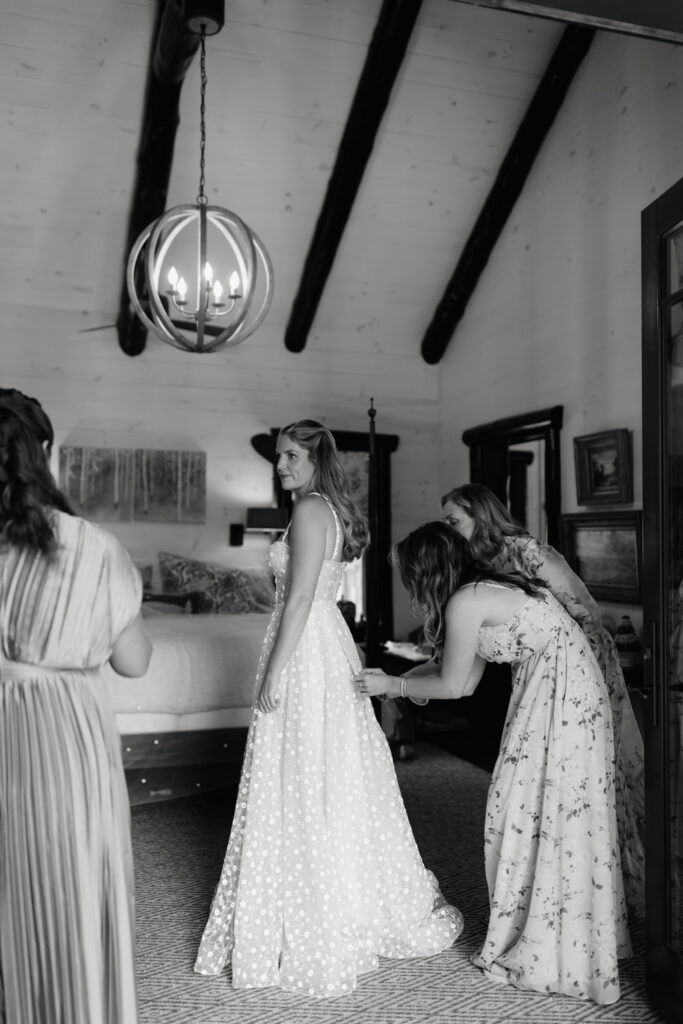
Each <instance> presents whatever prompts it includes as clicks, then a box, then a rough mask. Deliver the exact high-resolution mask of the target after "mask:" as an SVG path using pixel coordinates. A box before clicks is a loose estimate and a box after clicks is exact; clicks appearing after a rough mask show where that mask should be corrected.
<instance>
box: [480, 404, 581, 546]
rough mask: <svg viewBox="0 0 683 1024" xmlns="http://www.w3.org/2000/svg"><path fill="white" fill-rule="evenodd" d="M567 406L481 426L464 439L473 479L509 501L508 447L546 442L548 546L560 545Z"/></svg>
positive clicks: (503, 499)
mask: <svg viewBox="0 0 683 1024" xmlns="http://www.w3.org/2000/svg"><path fill="white" fill-rule="evenodd" d="M563 414H564V406H562V405H554V406H552V407H551V408H548V409H540V410H539V411H538V412H529V413H523V414H521V415H519V416H508V417H507V418H506V419H501V420H493V422H491V423H484V424H483V425H482V426H480V427H472V428H470V429H469V430H466V431H465V432H464V433H463V435H462V439H463V441H464V442H465V444H466V445H468V446H469V449H470V480H471V481H472V483H481V484H485V485H486V486H487V487H490V488H491V490H492V491H493V492H494V493H495V494H497V495H498V497H499V498H500V499H501V501H505V499H506V495H505V482H506V480H507V468H508V447H509V445H512V444H520V443H521V442H524V441H539V440H544V441H545V445H544V450H545V511H546V517H547V521H548V543H549V544H552V546H553V547H557V546H558V545H559V543H560V513H561V511H562V476H561V466H560V431H561V429H562V418H563Z"/></svg>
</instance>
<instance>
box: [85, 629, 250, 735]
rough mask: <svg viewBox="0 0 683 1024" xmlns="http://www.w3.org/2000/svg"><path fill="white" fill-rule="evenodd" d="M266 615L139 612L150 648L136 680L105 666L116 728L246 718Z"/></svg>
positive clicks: (186, 726) (184, 726)
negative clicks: (155, 615) (154, 614)
mask: <svg viewBox="0 0 683 1024" xmlns="http://www.w3.org/2000/svg"><path fill="white" fill-rule="evenodd" d="M268 619H269V616H268V614H264V613H256V612H252V613H249V614H247V615H186V614H184V613H178V614H172V615H162V616H159V617H158V618H149V619H145V626H146V627H147V629H148V631H149V634H150V636H151V638H152V643H153V645H154V650H153V654H152V659H151V662H150V665H149V669H148V670H147V672H146V674H145V675H144V676H142V678H140V679H125V678H124V677H123V676H119V675H117V674H116V672H114V670H113V669H111V668H110V667H108V668H107V669H106V670H105V679H106V682H107V686H108V689H109V692H110V696H111V700H112V704H113V706H114V711H115V713H116V719H117V724H118V727H119V731H120V732H121V734H123V735H125V734H130V733H143V732H144V733H148V732H175V731H186V730H195V729H220V728H238V727H243V726H246V725H247V724H248V722H249V718H250V709H251V704H252V698H253V692H254V682H255V677H256V668H257V665H258V658H259V653H260V650H261V644H262V641H263V637H264V635H265V632H266V626H267V625H268Z"/></svg>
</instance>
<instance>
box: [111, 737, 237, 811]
mask: <svg viewBox="0 0 683 1024" xmlns="http://www.w3.org/2000/svg"><path fill="white" fill-rule="evenodd" d="M246 738H247V730H246V729H206V730H202V731H197V732H166V733H163V732H162V733H138V734H136V735H126V736H122V737H121V750H122V754H123V767H124V770H125V773H126V782H127V785H128V797H129V799H130V803H131V805H135V804H143V803H153V802H155V801H158V800H172V799H176V798H178V797H184V796H191V795H196V794H198V793H205V792H207V791H208V790H211V789H218V788H220V787H221V786H235V785H236V784H237V782H238V779H239V771H240V767H241V764H242V758H243V756H244V747H245V743H246Z"/></svg>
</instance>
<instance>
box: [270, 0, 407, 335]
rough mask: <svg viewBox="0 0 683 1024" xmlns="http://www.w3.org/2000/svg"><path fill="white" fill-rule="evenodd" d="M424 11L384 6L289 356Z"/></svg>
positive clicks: (297, 307) (314, 247)
mask: <svg viewBox="0 0 683 1024" xmlns="http://www.w3.org/2000/svg"><path fill="white" fill-rule="evenodd" d="M421 6H422V0H384V2H383V4H382V8H381V10H380V14H379V18H378V20H377V25H376V26H375V31H374V33H373V36H372V40H371V42H370V46H369V48H368V55H367V57H366V60H365V66H364V67H363V71H362V73H361V76H360V79H359V82H358V86H357V88H356V94H355V96H354V98H353V103H352V105H351V110H350V113H349V117H348V120H347V122H346V127H345V128H344V133H343V135H342V138H341V142H340V144H339V150H338V152H337V159H336V161H335V165H334V168H333V170H332V174H331V175H330V180H329V182H328V185H327V193H326V195H325V199H324V201H323V205H322V209H321V211H320V214H319V216H318V222H317V224H316V227H315V231H314V234H313V239H312V241H311V245H310V247H309V250H308V255H307V256H306V261H305V263H304V268H303V272H302V275H301V281H300V282H299V289H298V291H297V294H296V297H295V299H294V303H293V305H292V312H291V314H290V318H289V323H288V324H287V329H286V331H285V345H286V347H287V348H288V349H289V351H290V352H301V350H302V349H303V348H304V346H305V344H306V340H307V338H308V333H309V331H310V329H311V326H312V324H313V320H314V318H315V314H316V310H317V308H318V304H319V302H320V298H321V296H322V293H323V289H324V287H325V282H326V281H327V278H328V275H329V273H330V270H331V269H332V264H333V263H334V258H335V256H336V253H337V249H338V247H339V243H340V241H341V238H342V235H343V234H344V228H345V227H346V222H347V220H348V218H349V214H350V213H351V209H352V207H353V203H354V200H355V198H356V193H357V192H358V188H359V186H360V183H361V181H362V178H363V173H364V171H365V166H366V164H367V162H368V160H369V158H370V154H371V153H372V147H373V145H374V142H375V137H376V135H377V131H378V129H379V126H380V123H381V121H382V117H383V115H384V111H385V110H386V107H387V103H388V102H389V97H390V96H391V90H392V88H393V85H394V82H395V80H396V76H397V74H398V72H399V69H400V67H401V64H402V62H403V58H404V56H405V52H406V49H407V46H408V42H409V40H410V36H411V34H412V31H413V28H414V26H415V22H416V20H417V16H418V14H419V12H420V7H421Z"/></svg>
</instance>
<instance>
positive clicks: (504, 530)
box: [441, 484, 529, 560]
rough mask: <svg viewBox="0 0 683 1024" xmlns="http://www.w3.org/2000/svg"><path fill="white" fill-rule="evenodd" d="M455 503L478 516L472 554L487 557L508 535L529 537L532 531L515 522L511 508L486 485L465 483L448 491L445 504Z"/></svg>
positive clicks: (491, 555)
mask: <svg viewBox="0 0 683 1024" xmlns="http://www.w3.org/2000/svg"><path fill="white" fill-rule="evenodd" d="M448 503H452V504H454V505H457V506H458V507H459V508H461V509H462V510H463V511H464V512H466V513H467V515H468V516H471V517H472V519H474V529H473V531H472V536H471V538H470V540H469V545H470V549H471V551H472V555H473V556H474V557H475V558H483V559H485V560H489V559H493V558H495V557H496V555H498V554H499V553H500V550H501V548H502V547H503V545H504V543H505V538H506V537H528V535H529V531H528V530H525V529H524V527H523V526H521V525H520V524H519V523H517V522H515V520H514V519H513V518H512V516H511V515H510V513H509V512H508V510H507V508H506V507H505V505H504V504H503V502H502V501H501V500H500V498H498V497H496V495H495V494H494V493H493V491H491V490H489V488H488V487H485V486H484V484H462V485H461V486H460V487H454V488H453V490H452V491H448V493H447V494H444V496H443V498H442V499H441V507H442V508H443V506H444V505H446V504H448Z"/></svg>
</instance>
